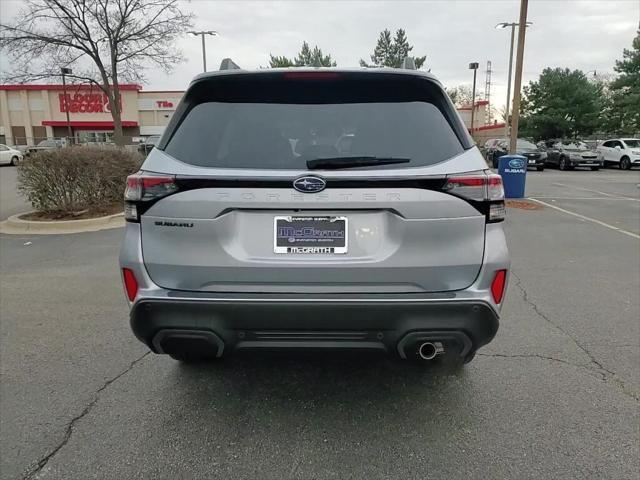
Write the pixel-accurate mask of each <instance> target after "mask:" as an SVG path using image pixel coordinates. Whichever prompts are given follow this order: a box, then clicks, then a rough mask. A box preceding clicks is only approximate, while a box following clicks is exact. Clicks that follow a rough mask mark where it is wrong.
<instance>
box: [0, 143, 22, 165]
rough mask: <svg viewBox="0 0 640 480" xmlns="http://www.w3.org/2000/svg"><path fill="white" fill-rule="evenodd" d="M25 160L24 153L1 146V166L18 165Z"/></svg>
mask: <svg viewBox="0 0 640 480" xmlns="http://www.w3.org/2000/svg"><path fill="white" fill-rule="evenodd" d="M22 158H23V155H22V152H20V151H19V150H16V149H15V148H11V147H8V146H7V145H4V144H0V165H17V164H18V163H19V162H20V161H21V160H22Z"/></svg>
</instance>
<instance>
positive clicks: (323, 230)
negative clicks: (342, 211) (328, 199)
mask: <svg viewBox="0 0 640 480" xmlns="http://www.w3.org/2000/svg"><path fill="white" fill-rule="evenodd" d="M273 232H274V233H273V237H274V238H273V251H274V252H275V253H293V254H296V253H299V254H336V253H347V241H348V239H347V217H326V216H325V217H317V216H308V217H303V216H300V217H297V216H277V217H274V219H273Z"/></svg>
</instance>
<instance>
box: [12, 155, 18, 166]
mask: <svg viewBox="0 0 640 480" xmlns="http://www.w3.org/2000/svg"><path fill="white" fill-rule="evenodd" d="M11 165H13V166H14V167H15V166H16V165H18V157H11Z"/></svg>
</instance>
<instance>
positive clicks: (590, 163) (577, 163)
mask: <svg viewBox="0 0 640 480" xmlns="http://www.w3.org/2000/svg"><path fill="white" fill-rule="evenodd" d="M603 164H604V162H603V161H600V160H570V161H569V165H571V166H572V167H602V166H603Z"/></svg>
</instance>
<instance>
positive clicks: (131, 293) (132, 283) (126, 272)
mask: <svg viewBox="0 0 640 480" xmlns="http://www.w3.org/2000/svg"><path fill="white" fill-rule="evenodd" d="M122 280H123V282H124V289H125V291H126V292H127V298H128V299H129V301H130V302H133V300H134V299H135V298H136V295H138V281H137V280H136V276H135V275H134V274H133V270H131V269H129V268H123V269H122Z"/></svg>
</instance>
